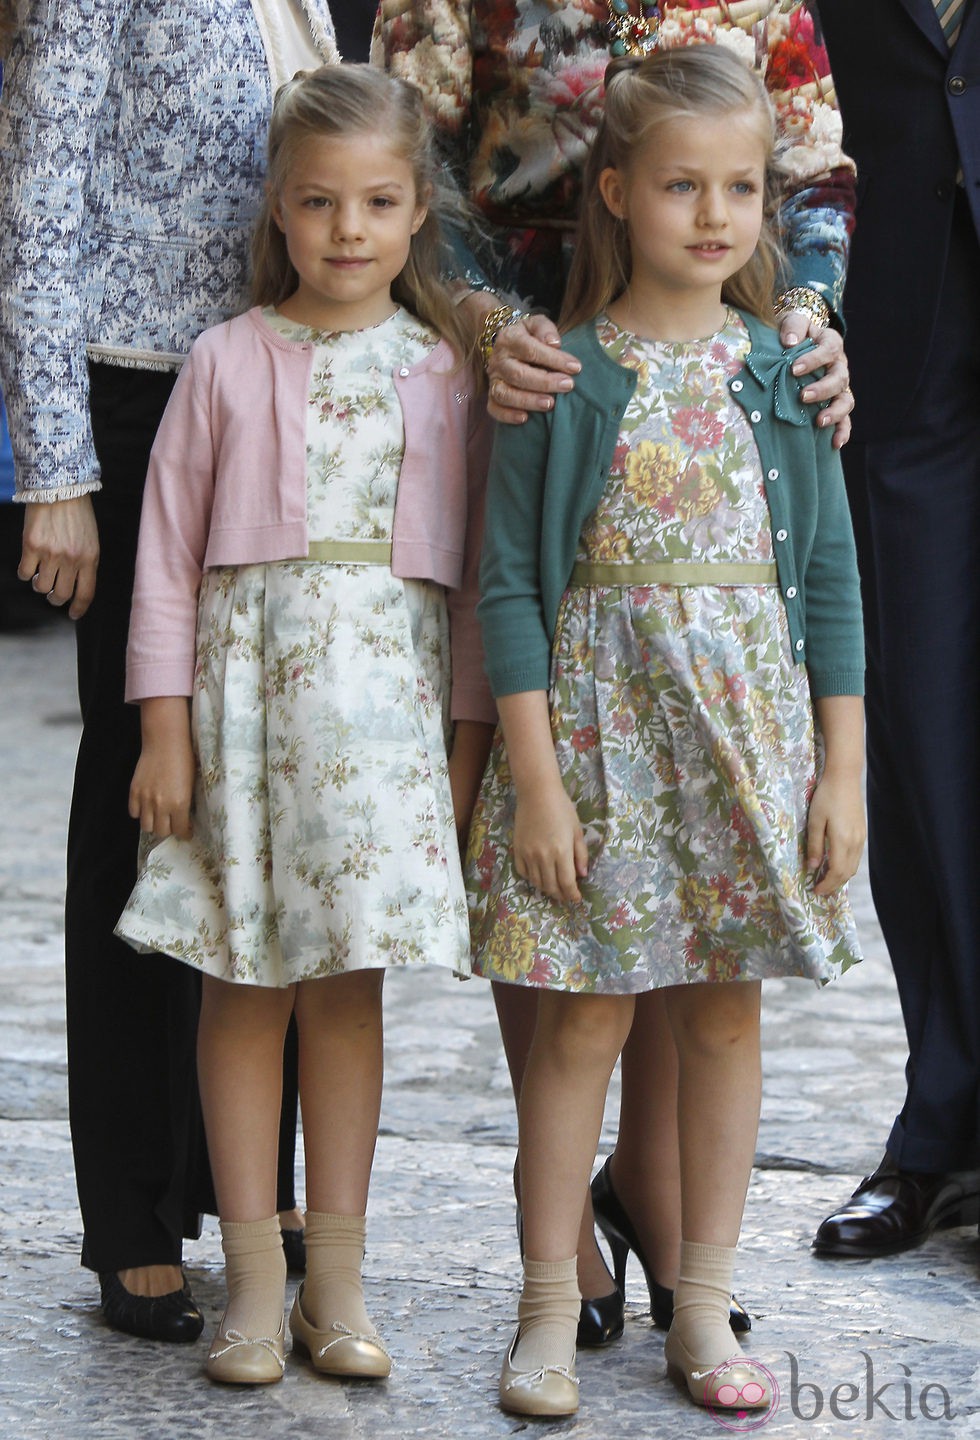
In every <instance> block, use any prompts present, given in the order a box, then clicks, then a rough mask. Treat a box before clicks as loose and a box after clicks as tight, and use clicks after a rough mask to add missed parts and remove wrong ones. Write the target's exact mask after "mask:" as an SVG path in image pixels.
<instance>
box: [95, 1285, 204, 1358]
mask: <svg viewBox="0 0 980 1440" xmlns="http://www.w3.org/2000/svg"><path fill="white" fill-rule="evenodd" d="M99 1285H100V1287H101V1290H102V1313H103V1315H104V1316H105V1318H106V1324H107V1325H109V1326H111V1328H112V1329H113V1330H122V1331H123V1332H124V1333H125V1334H127V1335H136V1336H138V1337H139V1338H140V1339H141V1340H169V1341H171V1342H172V1343H175V1344H181V1343H184V1342H187V1341H189V1340H196V1339H197V1337H198V1336H199V1335H200V1333H201V1331H202V1330H203V1329H204V1316H203V1315H202V1314H201V1312H200V1310H199V1309H198V1308H197V1306H196V1305H195V1303H194V1298H193V1296H192V1295H191V1292H190V1286H189V1285H187V1284H186V1282H185V1284H184V1288H183V1289H182V1290H171V1291H170V1293H169V1294H168V1295H133V1294H132V1292H131V1291H129V1290H127V1289H126V1287H125V1285H124V1284H123V1283H122V1281H121V1280H120V1278H119V1276H118V1275H117V1274H116V1273H115V1271H114V1270H108V1271H106V1272H104V1273H103V1274H100V1275H99Z"/></svg>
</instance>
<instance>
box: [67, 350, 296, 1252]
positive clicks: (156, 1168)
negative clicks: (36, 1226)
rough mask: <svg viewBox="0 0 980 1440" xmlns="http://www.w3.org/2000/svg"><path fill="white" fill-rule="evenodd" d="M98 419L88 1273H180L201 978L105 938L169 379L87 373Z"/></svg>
mask: <svg viewBox="0 0 980 1440" xmlns="http://www.w3.org/2000/svg"><path fill="white" fill-rule="evenodd" d="M90 374H91V412H92V425H93V431H94V436H95V445H96V450H97V453H98V456H99V462H100V465H101V467H102V486H103V488H102V490H101V491H100V492H99V493H98V494H97V495H95V496H94V497H93V503H94V505H95V513H96V519H97V521H98V526H99V538H100V550H101V559H100V563H99V572H98V584H97V588H96V596H95V600H94V601H93V603H92V605H91V607H90V609H89V610H88V612H87V613H86V615H85V616H84V617H83V618H82V619H81V620H80V621H79V622H78V625H77V643H78V691H79V700H80V703H81V710H82V737H81V742H80V745H79V750H78V759H77V763H76V769H75V786H74V792H73V796H72V806H71V819H70V823H69V832H68V885H67V895H66V903H65V974H66V1010H67V1028H68V1098H69V1113H70V1120H71V1133H72V1145H73V1149H74V1157H75V1175H76V1181H77V1185H78V1198H79V1206H80V1208H81V1212H82V1222H83V1227H84V1243H83V1247H82V1263H83V1264H84V1265H87V1266H89V1267H90V1268H91V1269H93V1270H98V1271H107V1270H123V1269H127V1268H129V1267H132V1266H142V1265H154V1264H177V1263H179V1262H180V1258H181V1241H182V1237H183V1236H185V1235H186V1236H196V1235H198V1234H199V1233H200V1212H201V1211H203V1210H213V1209H214V1208H215V1207H214V1199H213V1192H212V1187H211V1180H210V1174H209V1171H208V1166H207V1158H206V1147H205V1144H204V1135H203V1126H202V1123H201V1115H200V1105H199V1102H198V1096H197V1075H196V1066H195V1056H194V1052H195V1043H196V1032H197V1016H198V1010H199V1006H200V979H199V976H198V975H197V974H196V972H194V971H193V970H192V969H191V968H190V967H189V966H187V965H184V964H182V963H181V962H179V961H177V960H171V959H169V958H168V957H166V956H161V955H145V956H144V955H138V954H137V953H136V952H135V951H134V950H132V949H131V948H130V947H129V946H128V945H127V944H126V943H125V942H124V941H121V940H118V939H116V937H115V936H114V935H113V933H112V932H113V928H114V926H115V924H116V922H117V920H118V918H119V915H120V913H121V911H122V909H123V906H124V905H125V903H126V900H127V899H128V897H129V893H130V891H131V890H132V887H133V884H134V883H135V879H136V856H137V845H138V840H139V827H138V825H137V823H136V822H135V821H133V820H131V819H130V818H129V815H128V811H127V804H128V794H129V784H130V780H131V779H132V775H133V769H134V767H135V764H136V761H137V759H138V756H139V750H140V727H139V707H138V706H135V705H126V704H125V703H124V700H123V695H124V686H125V662H126V639H127V634H128V630H129V611H130V601H131V596H132V589H133V570H134V565H135V558H136V544H137V537H138V531H139V515H140V504H141V500H142V492H143V482H144V478H145V475H146V468H147V461H148V458H149V452H150V446H151V444H152V442H153V437H154V435H155V433H156V428H157V425H158V424H159V421H160V417H161V415H162V414H163V410H164V407H165V405H166V403H167V399H168V398H169V395H170V391H171V389H172V387H173V381H174V377H173V375H171V374H164V373H158V372H153V371H146V370H128V369H122V368H120V367H118V366H110V365H92V366H91V367H90ZM295 1063H296V1056H295V1035H294V1036H293V1043H292V1046H291V1054H290V1057H289V1064H288V1065H287V1072H291V1073H287V1075H286V1077H285V1084H284V1101H283V1112H284V1113H283V1124H282V1135H281V1144H280V1185H279V1199H278V1207H279V1208H280V1209H283V1210H285V1209H291V1208H292V1206H293V1205H294V1204H295V1196H294V1194H293V1181H292V1175H293V1155H294V1150H295V1138H296V1075H295Z"/></svg>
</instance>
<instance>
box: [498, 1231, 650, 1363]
mask: <svg viewBox="0 0 980 1440" xmlns="http://www.w3.org/2000/svg"><path fill="white" fill-rule="evenodd" d="M517 1243H518V1245H519V1246H520V1251H521V1259H522V1260H523V1259H524V1216H523V1215H522V1214H521V1207H520V1205H518V1207H517ZM609 1278H610V1280H612V1276H611V1275H610V1276H609ZM625 1326H626V1305H625V1301H624V1299H623V1291H622V1288H621V1287H620V1286H619V1285H616V1288H615V1289H614V1290H613V1292H612V1294H611V1295H600V1296H599V1297H598V1299H596V1300H589V1299H585V1298H583V1300H582V1304H581V1307H580V1309H579V1314H578V1331H577V1333H576V1336H575V1344H576V1347H577V1348H579V1349H582V1350H600V1349H601V1348H602V1346H603V1345H611V1344H612V1343H613V1341H614V1340H618V1339H619V1337H620V1336H621V1335H622V1333H623V1330H624V1328H625Z"/></svg>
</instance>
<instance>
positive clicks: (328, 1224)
mask: <svg viewBox="0 0 980 1440" xmlns="http://www.w3.org/2000/svg"><path fill="white" fill-rule="evenodd" d="M366 1225H367V1222H366V1220H365V1218H364V1216H363V1215H331V1214H328V1213H327V1212H325V1211H323V1210H307V1212H306V1280H305V1282H304V1285H303V1314H304V1315H305V1316H306V1318H307V1320H308V1321H309V1322H310V1324H311V1325H314V1326H315V1327H316V1328H317V1329H318V1330H326V1329H329V1327H330V1326H331V1325H333V1324H335V1323H339V1324H341V1325H346V1326H347V1327H348V1329H349V1330H353V1332H354V1334H355V1335H373V1334H375V1328H374V1326H373V1325H372V1323H371V1321H370V1320H369V1319H368V1313H367V1310H366V1309H365V1308H364V1289H363V1285H362V1283H361V1262H362V1260H363V1259H364V1235H365V1231H366Z"/></svg>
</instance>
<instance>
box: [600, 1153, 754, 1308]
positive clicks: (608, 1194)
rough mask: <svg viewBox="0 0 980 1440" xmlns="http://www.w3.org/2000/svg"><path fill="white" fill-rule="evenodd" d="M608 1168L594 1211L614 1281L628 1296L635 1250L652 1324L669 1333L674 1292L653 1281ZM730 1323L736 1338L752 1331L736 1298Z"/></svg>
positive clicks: (607, 1166)
mask: <svg viewBox="0 0 980 1440" xmlns="http://www.w3.org/2000/svg"><path fill="white" fill-rule="evenodd" d="M609 1166H610V1161H609V1160H607V1161H606V1163H605V1164H604V1165H603V1167H602V1169H601V1170H600V1171H599V1173H598V1175H596V1177H595V1179H594V1180H593V1181H592V1209H593V1212H594V1214H595V1223H596V1224H597V1225H598V1227H599V1229H600V1230H601V1231H602V1233H603V1235H604V1236H605V1238H606V1243H607V1244H608V1246H609V1250H610V1253H611V1254H612V1261H613V1279H614V1280H615V1282H616V1288H617V1290H618V1291H619V1293H620V1294H621V1295H625V1294H626V1261H627V1260H628V1259H629V1253H630V1251H631V1250H632V1252H633V1254H634V1255H635V1256H636V1258H637V1260H639V1262H640V1265H641V1266H642V1268H643V1274H644V1276H645V1278H646V1282H647V1289H648V1290H649V1291H650V1313H651V1315H652V1316H653V1323H654V1325H656V1326H657V1327H658V1328H659V1329H661V1330H669V1329H670V1322H671V1321H672V1320H673V1318H674V1292H673V1290H668V1289H667V1286H666V1285H660V1284H658V1282H657V1280H656V1279H655V1278H654V1275H653V1271H652V1270H651V1269H650V1266H649V1265H648V1263H647V1259H646V1256H645V1255H644V1254H643V1251H642V1249H641V1247H640V1242H639V1239H638V1237H637V1234H636V1231H635V1230H634V1229H633V1224H632V1221H631V1220H630V1217H629V1216H628V1215H627V1213H626V1211H625V1210H624V1209H623V1205H622V1202H621V1201H620V1198H619V1196H618V1195H617V1194H616V1192H615V1190H614V1189H613V1183H612V1176H611V1175H610V1173H609ZM729 1320H730V1324H731V1327H732V1330H733V1331H734V1332H735V1334H736V1335H744V1334H745V1333H746V1332H747V1331H749V1330H751V1329H752V1317H751V1315H750V1314H749V1312H748V1311H747V1310H746V1309H745V1307H744V1306H743V1305H740V1304H739V1302H738V1301H737V1300H736V1299H735V1296H734V1295H733V1296H732V1304H731V1309H730V1311H729Z"/></svg>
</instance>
